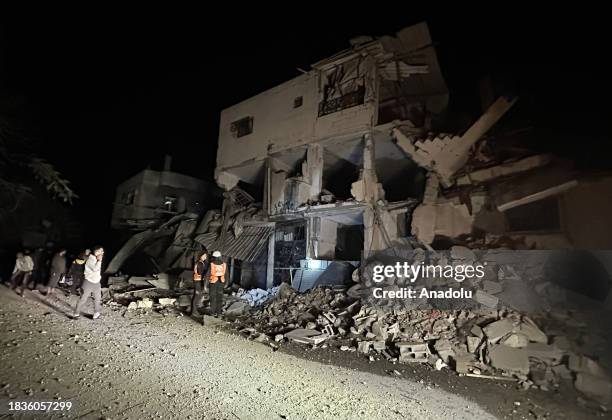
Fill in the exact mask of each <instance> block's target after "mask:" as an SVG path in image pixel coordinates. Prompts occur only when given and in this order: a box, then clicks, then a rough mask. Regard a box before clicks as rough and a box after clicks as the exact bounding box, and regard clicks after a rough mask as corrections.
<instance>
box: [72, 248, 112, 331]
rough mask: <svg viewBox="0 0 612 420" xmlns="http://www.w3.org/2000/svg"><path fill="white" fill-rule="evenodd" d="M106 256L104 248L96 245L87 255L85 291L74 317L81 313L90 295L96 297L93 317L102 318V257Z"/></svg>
mask: <svg viewBox="0 0 612 420" xmlns="http://www.w3.org/2000/svg"><path fill="white" fill-rule="evenodd" d="M103 257H104V249H103V248H102V247H101V246H98V247H95V248H94V249H93V253H92V254H90V255H89V257H87V261H86V262H85V280H84V281H83V293H82V294H81V298H80V299H79V302H78V303H77V306H76V308H75V310H74V314H73V317H74V318H78V317H79V316H80V315H81V308H82V307H83V305H84V304H85V302H86V301H87V299H88V298H89V296H90V295H93V298H94V314H93V319H98V318H100V308H101V306H102V287H101V285H100V280H102V258H103Z"/></svg>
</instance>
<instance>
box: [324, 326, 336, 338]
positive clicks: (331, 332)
mask: <svg viewBox="0 0 612 420" xmlns="http://www.w3.org/2000/svg"><path fill="white" fill-rule="evenodd" d="M323 332H324V333H325V334H327V335H328V336H330V337H333V336H334V335H336V333H335V332H334V327H332V326H331V325H326V326H325V327H324V328H323Z"/></svg>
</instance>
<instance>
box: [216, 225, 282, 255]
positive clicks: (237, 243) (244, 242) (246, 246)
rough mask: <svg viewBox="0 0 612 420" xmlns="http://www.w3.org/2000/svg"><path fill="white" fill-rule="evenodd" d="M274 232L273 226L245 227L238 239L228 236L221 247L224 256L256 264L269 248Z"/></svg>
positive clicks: (231, 235)
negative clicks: (269, 240) (269, 241)
mask: <svg viewBox="0 0 612 420" xmlns="http://www.w3.org/2000/svg"><path fill="white" fill-rule="evenodd" d="M273 232H274V227H272V226H245V227H244V229H243V230H242V233H241V234H240V236H238V237H237V238H236V237H234V235H233V234H232V233H230V234H228V235H227V237H226V239H225V243H224V244H223V246H222V247H221V253H222V254H223V256H226V257H232V258H237V259H239V260H242V261H247V262H254V261H255V260H256V259H257V257H258V256H259V255H260V254H261V253H262V252H263V251H264V250H265V249H267V247H268V239H269V238H270V235H272V233H273Z"/></svg>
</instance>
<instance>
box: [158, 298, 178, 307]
mask: <svg viewBox="0 0 612 420" xmlns="http://www.w3.org/2000/svg"><path fill="white" fill-rule="evenodd" d="M158 302H159V304H160V305H162V306H171V305H174V303H175V302H176V299H174V298H159V299H158Z"/></svg>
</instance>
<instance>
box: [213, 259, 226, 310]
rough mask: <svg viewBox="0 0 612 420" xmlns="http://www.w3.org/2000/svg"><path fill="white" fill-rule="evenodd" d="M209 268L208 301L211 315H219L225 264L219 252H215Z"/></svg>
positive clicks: (221, 303) (221, 304) (221, 305)
mask: <svg viewBox="0 0 612 420" xmlns="http://www.w3.org/2000/svg"><path fill="white" fill-rule="evenodd" d="M212 256H213V258H212V261H211V263H210V268H209V277H208V282H209V284H210V285H209V287H208V295H209V300H210V313H211V315H213V316H215V315H220V314H221V309H222V308H223V285H224V284H225V272H226V269H227V264H225V263H224V262H223V259H222V258H221V252H220V251H215V252H213V254H212Z"/></svg>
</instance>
